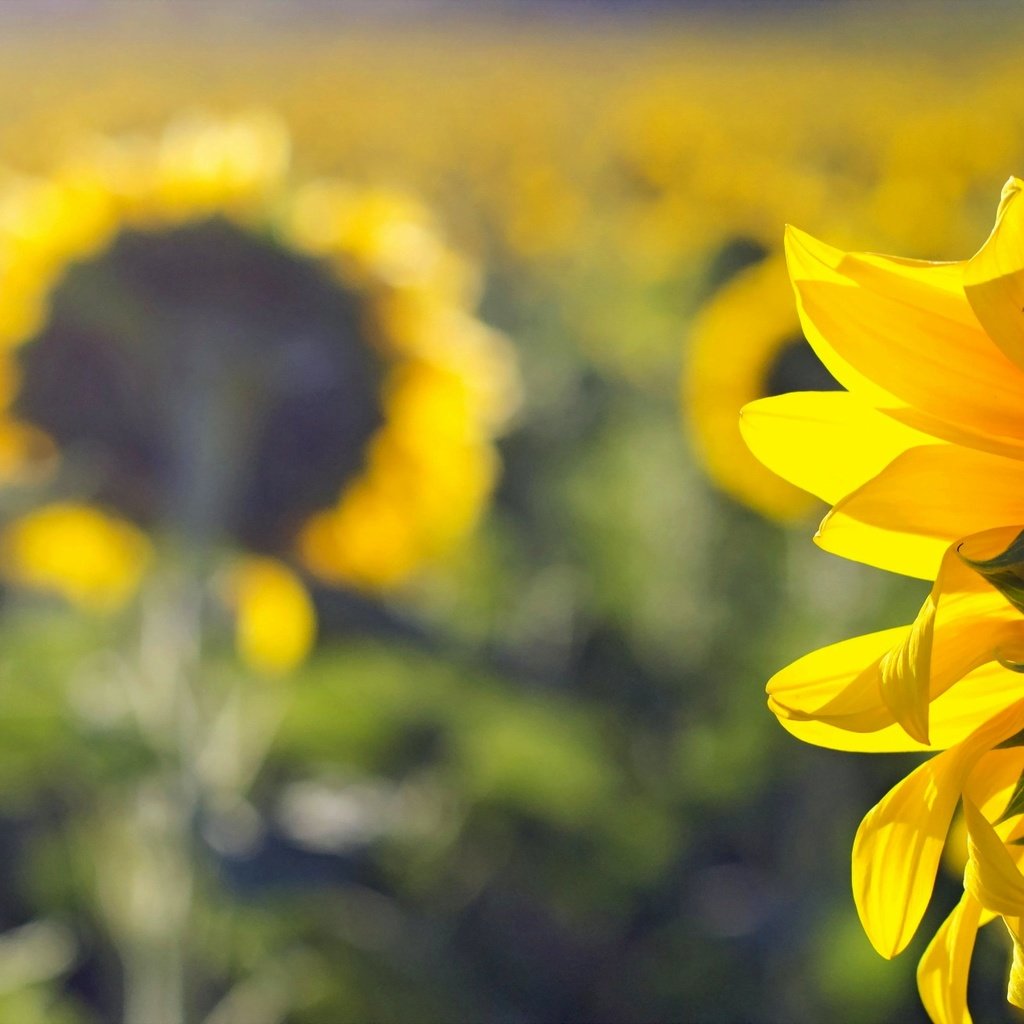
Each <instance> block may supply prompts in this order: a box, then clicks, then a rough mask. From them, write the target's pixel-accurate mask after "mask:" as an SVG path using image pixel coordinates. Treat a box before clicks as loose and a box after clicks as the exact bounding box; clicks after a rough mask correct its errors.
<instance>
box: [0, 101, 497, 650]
mask: <svg viewBox="0 0 1024 1024" xmlns="http://www.w3.org/2000/svg"><path fill="white" fill-rule="evenodd" d="M288 153H289V142H288V137H287V134H286V132H285V130H284V128H283V127H282V125H281V124H280V123H279V122H278V121H277V120H275V119H274V118H272V117H268V116H266V115H253V116H250V117H245V118H239V119H236V120H233V121H216V120H211V119H207V118H203V117H198V116H194V117H190V118H187V119H183V120H179V121H177V122H175V123H173V124H172V125H170V127H168V128H167V130H166V131H165V132H164V133H163V134H162V135H161V136H160V137H158V138H156V139H149V138H127V139H125V138H121V139H100V140H94V141H93V142H92V143H91V144H90V145H88V146H86V147H84V148H82V149H81V150H80V151H78V152H77V153H76V155H75V157H74V158H73V159H71V160H69V161H67V162H66V163H64V164H62V165H61V166H60V167H59V168H58V169H57V170H56V171H55V172H54V173H53V174H52V175H50V176H49V177H46V178H39V179H24V178H14V177H11V178H9V179H7V180H6V181H0V268H2V272H0V346H2V356H0V358H2V369H3V373H2V375H0V383H2V382H4V381H9V382H10V383H9V386H8V385H5V386H4V387H2V388H0V409H2V418H0V471H3V472H4V477H5V478H6V479H7V480H18V479H19V478H21V479H24V478H25V476H26V473H27V470H28V469H29V468H33V467H35V468H37V469H38V467H40V466H43V467H45V466H49V465H51V464H52V463H53V461H54V459H53V453H54V451H55V450H56V451H59V452H60V455H61V464H60V466H59V467H57V469H56V470H55V472H54V473H53V480H52V482H51V483H50V485H49V486H50V488H51V490H54V491H56V492H57V493H58V495H59V496H60V497H61V499H62V504H60V505H58V506H56V508H57V509H61V510H62V512H61V514H57V513H56V512H55V511H53V512H52V514H49V515H41V514H40V513H38V512H36V513H32V514H30V516H29V517H28V518H27V519H26V520H25V521H22V522H17V523H14V524H13V525H12V526H11V527H10V529H9V540H10V543H9V545H8V547H9V550H10V551H12V552H15V553H16V555H17V557H16V558H15V557H13V556H12V558H11V560H9V562H8V571H9V574H10V575H11V577H12V578H14V579H17V580H18V581H20V582H24V583H32V582H34V581H40V582H45V584H46V585H47V586H49V587H50V588H51V589H52V588H54V587H56V589H62V590H63V591H64V592H65V593H66V594H67V595H68V596H74V597H76V598H77V599H80V600H81V601H82V602H83V603H86V604H93V605H98V606H106V605H109V604H111V603H116V602H114V601H112V598H111V595H112V594H113V593H115V592H117V593H120V594H122V596H123V595H124V594H125V593H127V592H128V590H129V589H130V588H127V587H122V588H120V590H119V589H118V588H117V587H111V588H108V591H107V592H106V593H105V595H104V596H103V597H102V598H100V597H98V596H97V595H98V593H99V589H101V588H98V586H97V587H92V588H90V586H88V585H85V584H80V583H75V584H69V585H68V586H66V587H60V586H59V585H58V584H57V581H56V578H57V576H59V574H60V566H61V565H65V564H66V565H68V572H69V574H71V575H74V571H73V569H72V564H71V562H70V561H68V560H66V559H63V558H55V557H54V555H53V554H52V553H53V552H59V551H61V550H64V548H65V547H66V546H67V544H69V543H71V541H70V540H68V538H69V537H70V536H71V533H73V532H74V531H75V530H77V531H79V535H82V536H84V534H83V533H82V531H83V530H85V529H86V525H85V524H87V522H91V523H92V525H93V526H95V525H96V523H98V522H99V520H98V519H96V520H88V516H87V514H86V513H85V511H84V510H83V508H82V507H81V503H80V499H81V497H82V495H81V494H80V493H79V491H78V489H79V488H81V487H82V486H83V481H85V484H84V486H85V487H86V490H87V493H86V494H85V498H86V499H87V503H88V504H90V505H94V506H96V508H97V509H105V510H106V511H107V512H108V513H116V515H117V517H118V522H120V523H125V524H126V523H134V524H135V525H136V526H137V527H140V528H142V529H144V530H146V531H148V532H151V533H153V534H156V535H160V534H169V535H172V536H178V537H180V538H185V539H187V540H188V541H189V542H191V543H195V544H199V545H200V546H205V547H210V546H219V547H221V548H226V549H232V548H234V549H241V550H246V551H250V552H253V553H254V554H255V555H257V556H258V560H257V561H255V562H252V563H244V564H243V565H242V566H241V567H240V568H239V570H238V572H237V573H236V574H235V583H236V585H234V586H232V587H229V588H227V590H226V592H228V593H230V594H231V595H232V600H233V602H234V603H235V606H236V608H237V611H238V622H239V627H238V628H239V647H240V649H241V650H242V651H243V652H244V653H246V654H247V655H248V656H249V660H250V661H252V662H253V663H258V664H259V665H261V666H262V667H267V668H273V667H285V666H287V665H288V664H291V663H294V662H295V661H296V660H297V658H298V656H299V654H298V652H299V650H300V648H301V647H302V646H304V644H306V643H308V642H309V638H310V637H311V636H312V628H311V626H310V623H309V622H307V621H306V616H307V611H308V609H304V608H303V607H302V601H300V600H298V599H297V598H296V596H295V591H294V587H293V585H292V583H289V582H287V581H286V578H285V575H283V574H285V573H288V572H290V571H291V570H287V569H286V568H285V565H284V562H278V563H275V564H277V565H278V566H279V568H278V569H272V568H271V567H270V566H271V561H270V560H271V559H284V560H285V561H288V562H291V563H292V564H293V566H295V568H296V569H300V570H305V571H306V572H309V573H312V574H313V575H315V576H317V577H319V578H321V579H323V580H325V581H327V582H328V583H331V584H338V585H344V586H348V587H353V588H358V589H361V590H365V591H370V592H381V591H386V590H389V589H391V588H394V587H396V586H399V585H401V584H402V583H404V582H405V581H406V580H407V579H409V577H410V576H411V575H412V574H413V573H415V572H416V571H417V570H419V569H420V568H422V567H423V566H425V565H426V564H427V563H429V562H430V561H432V560H435V559H437V558H438V557H440V556H442V555H444V554H445V552H446V551H448V550H449V549H450V548H451V547H452V545H453V544H455V543H456V542H457V541H458V540H459V539H460V538H461V537H463V536H464V535H465V534H466V533H467V531H469V530H470V529H471V528H472V527H473V525H474V524H475V522H476V520H477V518H478V517H479V515H480V514H481V512H482V510H483V508H484V507H485V505H486V502H487V498H488V496H489V494H490V491H491V488H492V486H493V483H494V480H495V475H496V472H497V459H496V455H495V451H494V445H493V441H494V438H495V436H496V434H497V432H498V431H499V430H500V429H501V427H502V425H503V424H504V423H505V421H506V420H507V417H508V414H509V413H510V412H511V410H512V408H513V407H514V405H515V402H516V398H517V375H516V368H515V365H514V361H513V359H512V357H511V354H510V350H509V347H508V346H507V343H506V342H505V341H504V339H502V338H501V337H499V336H498V335H497V334H496V333H495V332H494V331H492V330H490V329H489V328H487V327H486V326H485V325H484V324H482V323H481V322H480V321H478V320H477V319H476V318H475V317H474V316H473V314H472V308H473V304H474V302H475V299H476V275H475V274H474V272H473V269H472V268H471V266H470V265H469V264H468V263H467V262H466V261H465V260H463V259H461V258H460V257H458V256H456V255H455V253H454V252H453V251H452V250H451V249H449V248H448V246H447V245H446V244H445V243H444V242H443V241H442V239H441V238H440V236H439V234H438V232H437V230H436V228H435V225H434V224H433V222H432V220H431V218H430V216H429V215H428V213H427V212H426V210H425V209H424V208H423V207H422V206H420V205H419V204H418V203H417V202H415V201H414V200H412V199H411V198H409V197H408V196H405V195H402V194H398V193H392V192H386V191H381V190H373V189H367V188H356V187H353V186H349V185H347V184H345V183H343V182H340V181H336V180H317V181H313V182H308V183H298V182H293V181H292V180H291V179H290V177H289V172H288ZM8 450H9V451H10V452H11V454H10V457H8ZM29 456H31V458H30V457H29ZM37 475H38V473H37ZM68 495H75V504H73V505H72V504H68V501H69V500H70V499H68ZM72 508H74V509H75V510H76V513H75V514H76V515H78V518H77V519H75V518H74V516H73V515H72V514H71V509H72ZM96 514H97V515H98V514H99V513H98V512H97V513H96ZM82 516H86V518H82ZM33 517H34V518H33ZM110 522H113V520H111V521H110ZM124 528H125V529H128V527H127V526H125V527H124ZM47 531H49V532H50V540H49V542H47V541H45V540H44V539H43V537H44V535H45V534H46V533H47ZM68 531H71V533H69V532H68ZM99 532H100V531H98V530H93V532H92V535H91V536H92V537H93V540H96V538H97V537H98V536H99ZM108 532H109V531H108ZM97 544H99V541H97ZM122 546H123V545H122ZM93 547H94V548H95V549H96V550H98V548H97V547H96V545H93ZM115 547H116V545H115ZM139 550H140V551H141V546H139ZM47 551H49V552H51V553H50V554H47V553H46V552H47ZM108 555H109V556H110V558H109V559H108V561H109V563H110V564H113V563H114V562H115V561H116V560H117V556H116V554H115V553H114V551H113V548H112V549H111V551H109V552H108ZM140 558H141V555H140ZM94 561H95V562H96V563H97V564H99V563H101V562H102V561H103V559H101V558H99V557H97V558H96V559H94ZM94 568H95V566H94ZM82 572H83V573H85V574H86V575H88V573H87V572H86V570H85V569H84V568H83V569H82ZM100 575H102V573H100ZM138 575H140V573H135V576H136V577H137V576H138ZM123 576H124V578H125V579H127V578H129V577H131V576H132V574H131V573H125V574H123ZM293 583H294V584H295V586H298V583H297V578H295V579H294V580H293ZM94 598H95V600H94ZM286 608H287V609H290V611H289V612H288V614H286V615H285V616H284V617H285V618H286V619H289V621H292V622H293V623H295V624H296V625H295V629H294V630H291V632H290V633H289V631H287V630H286V631H285V633H288V635H289V636H291V637H292V640H290V641H288V642H287V643H286V642H284V641H282V644H283V646H279V647H277V648H275V649H271V647H269V646H268V645H267V644H266V643H265V642H264V640H263V639H261V638H260V637H259V636H258V635H257V634H259V633H260V632H261V630H262V629H263V628H264V627H265V626H266V627H267V628H269V624H270V623H272V622H273V621H276V620H278V619H279V618H280V616H279V613H281V611H282V609H286ZM303 637H304V638H305V640H304V641H302V640H301V639H300V638H303Z"/></svg>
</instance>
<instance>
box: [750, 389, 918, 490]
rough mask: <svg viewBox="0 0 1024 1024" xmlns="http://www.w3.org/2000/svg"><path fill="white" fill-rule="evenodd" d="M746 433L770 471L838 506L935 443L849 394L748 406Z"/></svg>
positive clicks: (798, 396) (799, 396) (799, 395)
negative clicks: (895, 463)
mask: <svg viewBox="0 0 1024 1024" xmlns="http://www.w3.org/2000/svg"><path fill="white" fill-rule="evenodd" d="M740 431H741V433H742V434H743V439H744V441H746V443H747V445H748V447H749V448H750V450H751V451H752V452H753V453H754V455H756V456H757V458H758V459H759V460H760V461H761V462H763V463H764V464H765V465H766V466H767V467H768V468H769V469H771V470H772V471H773V472H775V473H777V474H778V475H779V476H781V477H782V478H783V479H785V480H788V481H789V482H790V483H792V484H796V486H797V487H801V488H803V489H804V490H805V491H810V492H811V494H814V495H816V496H817V497H819V498H821V499H822V500H824V501H827V502H829V503H830V504H834V503H835V502H837V501H839V499H840V498H842V497H844V496H845V495H847V494H849V493H850V491H852V490H855V489H856V488H857V487H860V486H861V485H862V484H863V483H865V482H866V481H867V480H870V479H871V478H872V477H873V476H875V475H876V474H878V473H880V472H881V471H882V470H883V469H884V468H885V467H886V466H887V465H888V464H889V463H890V462H892V460H893V459H894V458H896V456H897V455H899V454H901V453H902V452H904V451H906V450H907V449H908V448H913V447H916V446H918V445H922V444H934V443H935V438H934V437H931V436H929V435H928V434H925V433H923V432H921V431H918V430H914V429H912V428H910V427H907V426H904V425H903V424H901V423H898V422H897V421H896V420H894V419H892V417H890V416H885V415H883V414H882V413H880V412H878V411H877V410H875V409H872V408H871V407H870V406H868V405H866V404H865V403H864V402H862V401H860V400H859V399H858V398H857V397H856V396H855V395H851V394H848V393H847V392H845V391H822V392H819V391H812V392H796V393H793V394H788V395H778V396H776V397H774V398H764V399H761V400H760V401H757V402H751V403H750V404H749V405H746V406H744V408H743V409H742V411H741V412H740Z"/></svg>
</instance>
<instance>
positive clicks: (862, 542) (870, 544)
mask: <svg viewBox="0 0 1024 1024" xmlns="http://www.w3.org/2000/svg"><path fill="white" fill-rule="evenodd" d="M1020 522H1024V462H1021V461H1018V460H1016V459H1008V458H1004V457H1002V456H998V455H992V454H990V453H988V452H980V451H976V450H972V449H969V448H962V447H960V446H959V445H926V446H924V447H920V448H912V449H910V450H909V451H907V452H904V453H903V454H902V455H899V456H897V458H895V459H894V460H893V461H892V462H891V463H890V464H889V465H888V466H887V467H886V468H885V469H883V470H882V472H881V473H879V474H878V476H876V477H874V478H873V479H872V480H869V481H868V482H867V483H866V484H864V486H863V487H860V488H858V489H857V490H856V491H854V492H853V493H852V494H850V495H849V496H848V497H846V498H844V499H843V500H842V501H840V502H839V503H838V504H837V505H836V506H835V508H833V510H832V511H831V512H830V513H829V514H828V515H827V516H826V517H825V519H824V520H823V522H822V524H821V527H820V528H819V531H818V535H817V537H816V538H815V539H816V540H817V543H818V544H819V546H820V547H822V548H824V549H825V550H826V551H831V552H832V553H833V554H837V555H842V556H843V557H844V558H851V559H853V560H854V561H857V562H865V563H866V564H868V565H873V566H876V567H877V568H880V569H888V570H890V571H891V572H898V573H903V574H905V575H907V576H917V577H919V578H921V579H934V578H935V574H936V572H937V571H938V568H939V564H940V562H941V560H942V556H943V554H944V552H945V550H946V548H947V547H948V546H949V544H951V543H952V542H953V541H954V540H956V539H957V538H959V537H963V536H966V535H967V534H972V533H981V532H982V531H985V530H988V529H992V528H994V527H1002V526H1006V525H1008V524H1010V523H1020Z"/></svg>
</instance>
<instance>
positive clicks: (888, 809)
mask: <svg viewBox="0 0 1024 1024" xmlns="http://www.w3.org/2000/svg"><path fill="white" fill-rule="evenodd" d="M1022 721H1024V701H1019V702H1018V703H1016V704H1014V705H1012V706H1011V707H1009V708H1007V709H1005V710H1004V711H1003V712H1002V713H1001V714H998V715H996V716H995V717H994V718H993V719H991V720H990V721H988V722H986V723H985V724H984V725H982V726H981V727H980V728H979V729H977V730H975V732H974V733H972V734H971V735H970V736H969V737H968V738H967V739H966V740H965V741H964V742H963V743H961V744H958V745H957V746H955V747H953V748H951V749H949V750H946V751H944V752H943V753H941V754H938V755H936V756H935V757H933V758H932V759H931V760H929V761H926V762H925V763H924V764H922V765H920V766H919V767H918V768H916V769H915V770H914V771H913V772H911V773H910V775H908V776H907V777H906V778H905V779H903V780H902V782H900V783H898V784H897V785H896V786H894V787H893V788H892V789H891V790H890V791H889V792H888V793H887V794H886V795H885V796H884V797H883V798H882V799H881V800H880V801H879V802H878V803H877V804H876V805H875V806H874V807H873V808H872V809H871V810H870V811H869V812H868V814H867V815H866V816H865V818H864V820H863V821H862V822H861V825H860V828H859V829H858V830H857V836H856V838H855V839H854V842H853V897H854V902H855V903H856V905H857V913H858V914H859V915H860V919H861V923H862V924H863V925H864V931H865V932H866V933H867V936H868V938H869V939H870V940H871V944H872V945H873V946H874V947H875V949H876V950H878V952H879V953H881V954H882V956H885V957H894V956H895V955H896V954H897V953H899V952H900V951H901V950H902V949H903V948H904V947H905V946H906V944H907V943H908V942H909V941H910V939H911V938H912V937H913V934H914V932H915V931H916V930H917V926H918V924H919V923H920V921H921V917H922V915H923V914H924V912H925V909H926V907H927V906H928V900H929V898H930V897H931V892H932V886H933V885H934V882H935V873H936V870H937V869H938V866H939V858H940V856H941V854H942V848H943V846H944V844H945V840H946V833H947V832H948V831H949V823H950V819H951V818H952V816H953V810H954V809H955V807H956V804H957V801H958V800H959V798H960V791H961V789H962V788H963V784H964V782H965V780H966V778H967V775H968V773H969V772H970V770H971V769H972V768H973V767H974V765H975V764H976V763H977V761H978V759H979V758H980V757H981V756H982V754H984V753H985V752H986V751H988V750H990V749H991V748H992V747H993V746H995V745H996V744H998V743H999V742H1001V741H1002V740H1004V739H1006V738H1007V737H1009V736H1012V735H1013V734H1014V732H1016V731H1017V730H1018V729H1019V728H1020V725H1021V724H1022ZM972 806H973V805H972ZM975 813H976V814H979V815H980V812H977V811H976V810H975ZM985 824H986V825H987V822H986V823H985ZM967 827H968V834H969V835H973V831H972V819H971V816H970V814H968V815H967ZM988 827H989V828H990V829H991V826H988ZM992 835H993V836H995V833H994V832H993V833H992ZM995 842H996V843H997V844H998V846H999V848H1000V850H1002V852H1003V853H1004V854H1005V855H1006V857H1007V858H1009V854H1007V853H1006V848H1005V847H1004V846H1003V844H1002V841H1001V840H1000V839H999V837H998V836H995ZM968 849H969V851H970V840H969V841H968ZM1010 865H1011V867H1013V871H1014V873H1015V874H1017V877H1020V876H1019V872H1017V869H1016V867H1015V866H1013V863H1012V861H1010ZM970 870H971V865H970V863H968V873H970ZM969 891H970V892H971V893H972V895H973V896H974V897H975V898H976V899H978V900H979V901H980V902H981V903H982V905H983V906H989V904H988V903H987V902H986V900H985V898H984V897H983V896H982V895H981V894H980V893H979V891H978V890H977V889H969ZM1021 892H1022V898H1024V879H1021ZM992 909H994V910H998V909H999V908H997V907H992ZM1000 912H1001V911H1000Z"/></svg>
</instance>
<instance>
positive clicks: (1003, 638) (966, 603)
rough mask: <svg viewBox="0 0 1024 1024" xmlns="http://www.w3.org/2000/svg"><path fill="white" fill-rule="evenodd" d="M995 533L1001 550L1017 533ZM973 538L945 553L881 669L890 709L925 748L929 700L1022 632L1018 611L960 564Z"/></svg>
mask: <svg viewBox="0 0 1024 1024" xmlns="http://www.w3.org/2000/svg"><path fill="white" fill-rule="evenodd" d="M995 533H996V535H997V537H998V544H999V545H1000V546H1001V545H1002V544H1003V542H1004V541H1005V540H1006V539H1007V537H1008V536H1012V535H1015V533H1016V529H1015V528H1011V529H1010V530H1009V531H1005V530H1001V531H995ZM982 537H990V534H989V533H986V534H982ZM973 540H974V538H973V537H972V538H967V539H966V540H965V541H961V542H959V543H957V544H953V545H951V546H950V547H949V548H948V549H947V551H946V554H945V555H944V557H943V559H942V564H941V566H940V567H939V572H938V575H937V576H936V578H935V583H934V584H933V585H932V589H931V592H930V593H929V594H928V597H927V598H926V599H925V602H924V604H923V605H922V606H921V611H920V612H919V613H918V616H917V618H916V619H915V621H914V623H913V625H912V626H911V627H910V630H909V632H908V633H907V634H906V636H905V637H904V638H903V639H902V640H901V641H900V643H899V644H897V645H896V646H895V647H894V648H893V649H892V650H891V651H889V652H888V653H887V654H886V655H885V656H884V657H883V658H882V660H881V662H880V663H879V666H878V669H879V690H880V692H881V696H882V700H883V701H884V702H885V705H886V707H888V708H889V710H890V711H891V712H892V715H893V718H894V719H895V720H896V721H897V722H899V723H900V725H902V726H903V728H904V729H906V731H907V732H908V734H909V735H911V736H913V737H914V738H915V739H917V740H919V741H920V742H921V743H925V744H927V743H928V714H929V711H928V709H929V704H930V702H931V700H933V699H934V698H935V697H938V696H939V695H940V694H942V693H944V692H945V691H946V690H947V689H948V688H949V687H950V686H952V685H953V684H954V683H956V682H957V681H958V680H959V679H960V678H962V677H963V676H964V675H966V674H967V673H968V672H969V671H971V670H972V669H975V668H977V667H978V666H979V665H982V664H984V663H985V662H986V661H990V660H997V659H998V658H999V657H1000V654H1001V652H1002V650H1003V648H1004V647H1005V646H1006V645H1007V643H1008V642H1010V641H1011V640H1012V639H1015V638H1016V637H1017V636H1018V635H1020V634H1021V632H1022V630H1021V628H1020V627H1021V625H1022V623H1021V622H1020V615H1019V613H1018V610H1017V609H1015V608H1014V606H1013V605H1012V604H1010V602H1009V601H1007V600H1006V599H1005V598H1004V597H1003V596H1002V594H1000V593H999V592H998V591H995V590H993V589H992V587H991V586H990V585H989V584H988V583H987V582H986V580H985V579H984V578H982V577H981V576H979V574H978V573H976V572H975V571H973V568H972V567H969V566H968V565H967V564H965V562H964V561H962V558H961V552H962V550H963V548H964V547H965V546H969V545H970V544H971V542H972V541H973ZM933 654H934V657H933Z"/></svg>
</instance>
